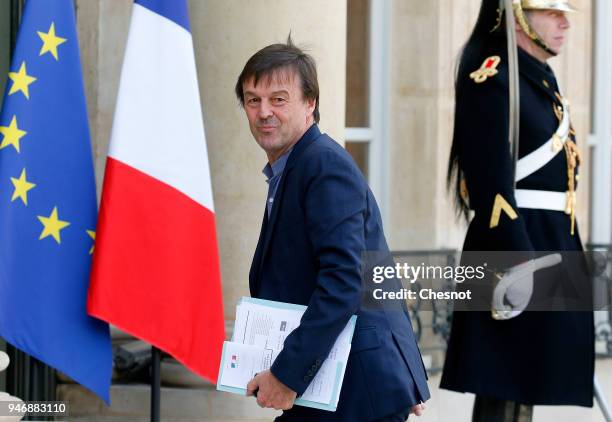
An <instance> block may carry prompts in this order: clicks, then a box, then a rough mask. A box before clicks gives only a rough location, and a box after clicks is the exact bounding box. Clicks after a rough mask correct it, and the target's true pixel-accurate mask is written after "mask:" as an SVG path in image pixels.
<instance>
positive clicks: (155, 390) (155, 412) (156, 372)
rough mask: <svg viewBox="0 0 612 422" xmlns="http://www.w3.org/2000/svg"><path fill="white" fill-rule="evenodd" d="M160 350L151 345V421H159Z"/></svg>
mask: <svg viewBox="0 0 612 422" xmlns="http://www.w3.org/2000/svg"><path fill="white" fill-rule="evenodd" d="M160 392H161V350H159V349H158V348H157V347H155V346H151V422H159V421H160V419H159V407H160V406H159V404H160V401H161V394H160Z"/></svg>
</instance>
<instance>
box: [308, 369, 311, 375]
mask: <svg viewBox="0 0 612 422" xmlns="http://www.w3.org/2000/svg"><path fill="white" fill-rule="evenodd" d="M308 376H309V377H312V369H311V370H310V371H308Z"/></svg>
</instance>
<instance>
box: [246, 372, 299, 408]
mask: <svg viewBox="0 0 612 422" xmlns="http://www.w3.org/2000/svg"><path fill="white" fill-rule="evenodd" d="M255 391H257V404H258V405H259V406H260V407H269V408H273V409H276V410H288V409H291V408H292V407H293V402H294V401H295V398H296V396H297V394H296V392H295V391H293V390H292V389H290V388H289V387H287V386H286V385H285V384H283V383H282V382H280V381H279V380H278V378H276V377H275V376H274V374H273V373H272V372H270V370H267V371H264V372H261V373H259V374H257V375H256V376H255V378H253V379H252V380H251V381H249V384H248V385H247V396H252V395H254V393H255Z"/></svg>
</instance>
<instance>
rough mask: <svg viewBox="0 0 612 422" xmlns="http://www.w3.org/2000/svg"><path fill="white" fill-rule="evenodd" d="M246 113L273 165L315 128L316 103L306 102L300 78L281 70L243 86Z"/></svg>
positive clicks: (292, 72) (249, 80) (294, 73)
mask: <svg viewBox="0 0 612 422" xmlns="http://www.w3.org/2000/svg"><path fill="white" fill-rule="evenodd" d="M242 92H243V93H244V109H245V111H246V115H247V118H248V119H249V127H250V129H251V133H252V134H253V136H254V137H255V140H256V141H257V143H258V144H259V146H260V147H261V148H263V150H264V151H266V154H267V155H268V160H269V161H270V162H271V163H272V162H274V161H276V159H278V157H280V156H281V155H282V154H283V153H285V152H286V151H287V150H288V149H289V148H291V147H292V146H293V145H294V144H295V143H296V142H297V141H298V140H299V139H300V138H301V137H302V135H303V134H304V132H306V131H307V130H308V128H309V127H310V126H311V125H312V123H313V121H314V118H313V116H312V112H313V110H314V107H315V100H305V99H304V98H303V95H302V89H301V80H300V77H299V75H298V74H297V73H296V72H295V71H293V70H291V69H280V70H278V71H276V72H275V73H273V74H272V75H270V77H268V76H267V75H266V76H263V77H262V78H260V79H259V81H257V85H255V84H254V78H250V79H248V80H247V81H245V82H244V83H243V84H242Z"/></svg>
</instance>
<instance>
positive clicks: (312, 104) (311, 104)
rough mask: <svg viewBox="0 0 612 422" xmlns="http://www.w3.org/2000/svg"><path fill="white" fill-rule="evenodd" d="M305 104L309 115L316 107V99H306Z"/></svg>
mask: <svg viewBox="0 0 612 422" xmlns="http://www.w3.org/2000/svg"><path fill="white" fill-rule="evenodd" d="M306 104H308V111H310V114H312V113H313V112H314V109H315V107H316V105H317V100H316V98H308V99H307V100H306Z"/></svg>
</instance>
